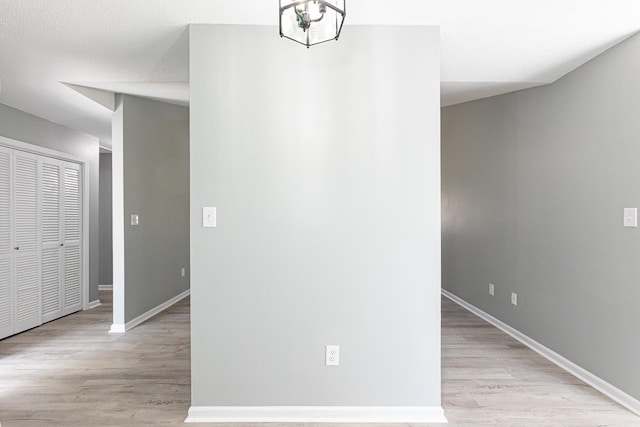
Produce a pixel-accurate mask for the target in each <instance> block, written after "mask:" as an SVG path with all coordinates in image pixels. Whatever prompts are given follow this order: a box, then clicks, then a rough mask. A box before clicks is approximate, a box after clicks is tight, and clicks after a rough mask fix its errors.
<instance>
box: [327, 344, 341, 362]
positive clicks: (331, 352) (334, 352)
mask: <svg viewBox="0 0 640 427" xmlns="http://www.w3.org/2000/svg"><path fill="white" fill-rule="evenodd" d="M325 364H326V365H327V366H339V365H340V346H339V345H328V346H327V347H326V350H325Z"/></svg>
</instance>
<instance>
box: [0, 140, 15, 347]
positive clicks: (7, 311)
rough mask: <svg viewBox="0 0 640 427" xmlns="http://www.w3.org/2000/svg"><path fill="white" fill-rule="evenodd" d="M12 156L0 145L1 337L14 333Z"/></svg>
mask: <svg viewBox="0 0 640 427" xmlns="http://www.w3.org/2000/svg"><path fill="white" fill-rule="evenodd" d="M11 157H12V152H11V150H9V149H7V148H4V147H0V339H2V338H4V337H8V336H9V335H12V334H13V295H12V294H13V292H12V288H13V287H12V285H11V284H12V277H11V276H12V275H13V274H12V273H13V271H12V270H13V269H12V266H11V265H12V251H13V247H12V246H11V223H12V219H11V176H12V161H11Z"/></svg>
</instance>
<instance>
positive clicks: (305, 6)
mask: <svg viewBox="0 0 640 427" xmlns="http://www.w3.org/2000/svg"><path fill="white" fill-rule="evenodd" d="M345 3H346V0H297V1H296V0H280V37H286V38H288V39H291V40H293V41H295V42H298V43H300V44H303V45H305V46H306V47H309V46H313V45H315V44H319V43H324V42H327V41H330V40H338V37H340V31H341V30H342V24H343V23H344V17H345V16H346V15H347V12H346V8H345V6H346V5H345Z"/></svg>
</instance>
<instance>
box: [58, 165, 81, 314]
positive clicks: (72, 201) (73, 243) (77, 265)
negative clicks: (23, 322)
mask: <svg viewBox="0 0 640 427" xmlns="http://www.w3.org/2000/svg"><path fill="white" fill-rule="evenodd" d="M63 170H64V174H63V175H64V185H63V194H64V197H63V199H64V207H63V211H64V229H63V244H64V246H63V247H62V252H63V254H64V255H63V284H64V285H63V288H64V301H63V309H62V311H63V313H64V314H69V313H73V312H74V311H78V310H81V309H82V254H81V250H80V249H81V244H80V243H81V240H80V236H81V231H82V203H81V194H82V184H81V173H80V165H77V164H75V163H64V165H63Z"/></svg>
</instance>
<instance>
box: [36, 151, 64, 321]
mask: <svg viewBox="0 0 640 427" xmlns="http://www.w3.org/2000/svg"><path fill="white" fill-rule="evenodd" d="M39 166H40V197H41V199H40V200H41V205H40V207H41V208H40V210H41V213H42V221H41V224H42V229H41V233H42V234H41V242H42V252H41V259H42V290H41V294H42V321H43V322H48V321H50V320H53V319H57V318H58V317H60V316H62V315H63V314H62V304H63V303H62V301H63V298H62V294H63V289H62V280H61V274H62V250H61V248H62V246H61V245H62V244H63V237H62V185H61V182H62V162H61V161H59V160H54V159H49V158H47V157H40V159H39Z"/></svg>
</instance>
